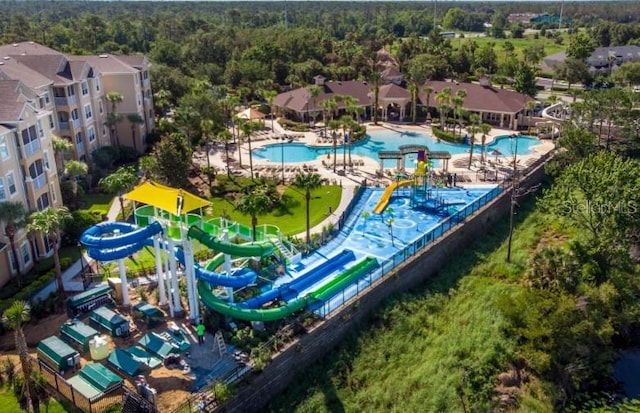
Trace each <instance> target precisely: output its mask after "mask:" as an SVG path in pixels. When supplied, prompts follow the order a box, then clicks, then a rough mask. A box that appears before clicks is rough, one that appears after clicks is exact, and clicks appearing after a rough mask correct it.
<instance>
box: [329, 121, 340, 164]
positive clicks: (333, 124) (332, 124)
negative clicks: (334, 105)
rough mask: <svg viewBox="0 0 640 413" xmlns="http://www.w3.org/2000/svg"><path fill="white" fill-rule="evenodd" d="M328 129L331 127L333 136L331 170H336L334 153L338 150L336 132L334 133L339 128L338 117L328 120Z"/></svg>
mask: <svg viewBox="0 0 640 413" xmlns="http://www.w3.org/2000/svg"><path fill="white" fill-rule="evenodd" d="M328 126H329V129H331V130H332V131H333V133H332V135H331V136H333V172H334V173H335V172H336V163H337V162H336V155H337V152H338V134H337V133H336V131H337V130H338V129H340V126H341V123H340V121H339V120H338V119H331V120H330V121H329V125H328Z"/></svg>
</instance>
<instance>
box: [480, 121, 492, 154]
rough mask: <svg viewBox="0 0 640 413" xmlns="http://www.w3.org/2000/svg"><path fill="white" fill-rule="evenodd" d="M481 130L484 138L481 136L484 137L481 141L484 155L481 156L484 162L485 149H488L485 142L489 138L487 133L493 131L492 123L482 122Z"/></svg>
mask: <svg viewBox="0 0 640 413" xmlns="http://www.w3.org/2000/svg"><path fill="white" fill-rule="evenodd" d="M480 132H481V133H482V138H481V139H482V141H481V142H482V155H481V157H482V161H483V162H484V158H485V153H484V150H485V149H486V146H485V142H486V140H487V134H488V133H489V132H491V125H489V124H487V123H482V124H480Z"/></svg>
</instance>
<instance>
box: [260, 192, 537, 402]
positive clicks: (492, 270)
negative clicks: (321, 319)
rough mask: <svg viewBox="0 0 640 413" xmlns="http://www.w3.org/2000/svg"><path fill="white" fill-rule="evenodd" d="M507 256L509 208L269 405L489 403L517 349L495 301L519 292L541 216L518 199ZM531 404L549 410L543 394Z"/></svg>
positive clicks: (380, 311)
mask: <svg viewBox="0 0 640 413" xmlns="http://www.w3.org/2000/svg"><path fill="white" fill-rule="evenodd" d="M520 204H521V205H522V207H521V208H520V210H519V211H518V214H517V215H516V219H517V227H516V232H515V234H514V241H513V254H512V263H510V264H506V263H505V257H506V239H507V236H508V216H507V217H505V218H504V219H503V220H502V221H500V222H499V223H497V224H496V225H495V226H494V227H493V228H492V230H491V231H488V232H487V233H486V234H483V236H482V238H481V239H479V240H478V241H477V242H476V243H475V244H473V245H472V246H469V248H466V249H464V250H462V251H461V252H460V254H457V255H456V258H455V260H452V261H451V262H450V264H448V265H447V266H446V267H445V268H443V269H442V270H441V271H440V273H439V274H438V276H437V277H436V278H435V279H434V280H433V281H431V282H429V283H428V285H426V286H425V287H426V288H421V289H419V290H418V291H415V292H411V293H407V294H402V295H399V296H395V297H391V298H390V299H388V300H386V302H385V303H384V305H383V306H382V307H381V309H380V310H378V311H376V312H375V313H374V314H373V315H372V316H371V318H370V321H369V323H368V324H367V325H366V326H363V327H362V328H361V329H359V330H358V331H356V332H354V333H353V334H352V335H351V336H349V337H348V338H347V339H346V340H344V341H343V343H342V344H341V345H340V346H339V347H338V348H337V349H336V350H334V351H331V352H330V355H329V356H327V357H326V358H325V359H323V360H321V361H319V362H318V363H316V364H314V365H313V366H312V367H310V368H309V369H307V370H306V371H305V372H304V373H302V374H301V377H298V378H297V379H296V380H295V381H294V382H293V383H292V384H291V385H290V386H289V387H288V388H287V392H286V394H282V395H279V396H278V397H277V398H275V399H274V400H273V402H272V404H271V405H270V408H269V409H270V411H276V412H285V411H286V412H294V411H295V412H307V411H313V412H330V411H359V410H361V411H438V412H460V411H463V409H464V408H463V404H464V405H465V407H466V409H467V411H489V410H491V403H492V396H493V389H494V387H495V385H496V376H497V374H498V373H499V372H501V371H503V370H504V369H505V367H506V364H507V363H508V362H509V360H511V357H512V356H513V354H514V351H515V348H516V343H515V340H514V338H511V337H507V336H505V326H506V323H507V321H506V320H505V319H504V318H503V316H502V314H501V312H500V311H499V310H498V307H497V302H498V301H499V300H500V299H501V297H504V296H509V295H511V294H514V293H516V292H517V291H518V290H519V288H520V287H519V285H518V284H517V283H514V282H513V280H514V279H517V278H518V277H519V276H520V275H521V274H522V271H523V270H524V268H525V267H526V263H527V261H528V252H529V251H531V249H532V248H535V245H536V244H537V242H538V240H539V239H540V236H541V234H543V232H544V228H545V223H544V222H543V219H541V215H540V214H538V213H536V212H533V210H534V207H535V202H534V201H533V200H524V199H523V200H521V202H520ZM527 405H528V406H536V407H539V408H540V410H539V411H550V409H549V408H546V409H545V408H544V407H549V406H548V405H546V404H545V403H544V402H540V401H537V400H534V399H531V398H528V399H527Z"/></svg>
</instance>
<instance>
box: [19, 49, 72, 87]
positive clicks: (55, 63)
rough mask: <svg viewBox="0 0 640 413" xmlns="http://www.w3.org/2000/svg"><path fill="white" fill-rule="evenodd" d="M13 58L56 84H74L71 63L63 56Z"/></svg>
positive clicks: (23, 56)
mask: <svg viewBox="0 0 640 413" xmlns="http://www.w3.org/2000/svg"><path fill="white" fill-rule="evenodd" d="M12 58H13V59H15V60H16V61H18V63H20V64H23V65H25V66H27V67H29V68H31V69H33V70H35V71H36V72H38V73H40V74H41V75H43V76H45V77H47V78H49V79H51V80H53V81H54V83H56V84H71V83H73V81H72V80H73V76H72V74H71V68H70V67H69V61H68V60H67V59H66V57H64V56H63V55H61V54H43V55H14V56H12Z"/></svg>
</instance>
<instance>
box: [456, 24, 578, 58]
mask: <svg viewBox="0 0 640 413" xmlns="http://www.w3.org/2000/svg"><path fill="white" fill-rule="evenodd" d="M472 40H473V41H474V42H476V44H477V45H478V47H482V46H483V45H485V44H488V43H493V44H494V50H495V52H496V55H497V56H498V64H500V63H503V62H504V60H505V52H504V48H503V45H504V43H505V42H507V41H508V42H510V43H511V44H513V46H514V49H515V50H514V54H515V56H516V57H517V58H518V59H520V60H521V59H522V58H523V57H524V53H523V51H524V49H526V48H527V47H531V46H533V45H536V44H542V45H543V46H544V55H545V56H549V55H552V54H555V53H559V52H564V51H565V50H566V49H567V45H568V44H569V34H568V33H565V32H563V33H562V44H556V43H555V41H554V40H553V39H549V38H546V37H544V36H540V37H539V38H538V39H534V37H533V35H527V36H525V37H523V38H522V39H496V38H493V37H465V38H456V39H451V45H452V46H453V47H454V48H455V49H459V48H460V46H462V44H464V43H468V42H470V41H472Z"/></svg>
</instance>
